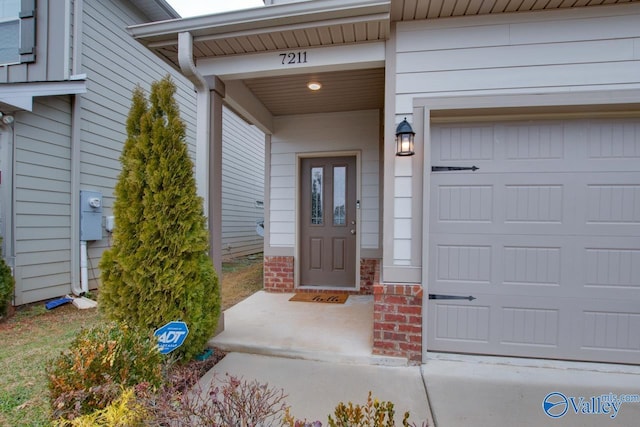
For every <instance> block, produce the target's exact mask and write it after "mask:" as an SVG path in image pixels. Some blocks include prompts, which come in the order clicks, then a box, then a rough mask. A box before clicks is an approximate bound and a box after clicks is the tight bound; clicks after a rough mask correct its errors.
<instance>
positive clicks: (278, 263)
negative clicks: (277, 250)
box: [263, 256, 294, 292]
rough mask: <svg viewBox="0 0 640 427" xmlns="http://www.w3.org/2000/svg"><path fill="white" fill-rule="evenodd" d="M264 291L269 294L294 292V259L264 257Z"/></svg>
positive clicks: (288, 257)
mask: <svg viewBox="0 0 640 427" xmlns="http://www.w3.org/2000/svg"><path fill="white" fill-rule="evenodd" d="M263 268H264V290H265V291H268V292H294V287H293V257H292V256H265V257H264V267H263Z"/></svg>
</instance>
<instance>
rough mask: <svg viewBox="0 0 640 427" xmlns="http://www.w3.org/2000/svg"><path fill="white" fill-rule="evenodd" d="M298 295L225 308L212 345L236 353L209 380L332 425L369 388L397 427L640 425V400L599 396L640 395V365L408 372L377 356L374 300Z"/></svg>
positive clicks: (433, 365) (457, 365) (434, 362)
mask: <svg viewBox="0 0 640 427" xmlns="http://www.w3.org/2000/svg"><path fill="white" fill-rule="evenodd" d="M291 296H292V294H269V293H265V292H258V293H256V294H254V295H253V296H251V297H250V298H248V299H247V300H245V301H243V302H241V303H240V304H238V305H236V306H234V307H232V308H231V309H229V310H227V311H226V312H225V330H224V332H223V333H221V334H220V335H218V336H216V337H214V338H213V339H212V340H210V341H209V344H210V345H211V346H215V347H217V348H220V349H222V350H225V351H228V352H230V354H228V355H227V357H225V358H224V359H223V360H222V361H221V362H219V363H218V364H217V365H216V366H215V368H214V369H213V370H212V371H211V372H210V373H209V374H207V376H206V377H204V378H203V379H202V382H203V383H208V382H210V381H211V378H212V377H213V375H214V373H217V374H218V376H220V375H222V376H224V373H227V372H228V373H230V374H232V375H235V376H238V377H242V378H244V379H247V380H253V379H255V380H257V381H259V382H262V383H268V384H269V385H270V386H272V387H276V388H278V389H280V388H281V389H283V390H284V391H285V393H286V394H288V395H289V397H288V399H287V402H288V403H289V404H290V405H291V407H292V413H293V414H294V415H295V416H298V417H300V418H307V419H308V420H314V421H315V420H319V421H321V422H322V423H323V425H324V426H326V425H327V423H326V421H327V415H329V414H331V413H333V410H334V408H335V406H336V405H337V404H338V403H339V402H345V403H346V402H349V401H351V402H354V403H360V404H364V403H365V402H366V399H367V395H368V392H369V391H372V392H373V394H374V396H375V397H377V398H378V399H379V400H388V401H392V402H393V403H394V404H395V405H396V412H397V417H396V419H397V425H398V426H400V425H401V424H400V420H401V417H402V414H403V413H404V412H405V411H409V412H410V413H411V420H412V421H415V422H417V425H418V426H419V425H420V422H422V421H423V420H428V421H429V423H430V424H429V425H430V426H433V425H435V426H437V427H501V426H509V427H510V426H524V427H528V426H531V427H533V426H536V427H538V426H562V427H564V426H567V427H568V426H587V427H590V426H594V427H595V426H598V427H601V426H616V427H617V426H620V427H623V426H624V427H630V426H638V425H640V421H639V420H640V402H627V403H622V404H620V405H617V408H614V405H610V404H609V405H607V404H604V400H603V399H602V398H601V397H600V396H602V395H607V396H610V395H611V394H613V395H617V396H620V395H623V394H624V395H636V396H637V395H640V366H629V365H611V364H596V363H577V362H562V361H548V360H542V361H540V360H533V359H517V358H500V357H483V356H457V355H453V354H437V353H430V354H429V356H428V360H427V363H425V364H423V365H422V366H407V360H406V359H401V358H385V357H378V356H375V355H372V354H371V348H372V331H371V330H372V322H373V300H372V298H371V297H369V296H350V297H349V299H348V300H347V303H345V304H318V303H302V302H290V301H289V298H290V297H291ZM639 362H640V361H639ZM551 393H555V394H551ZM550 394H551V395H550ZM548 395H550V396H549V397H548V398H547V396H548ZM545 398H547V406H546V408H547V411H548V412H549V413H550V414H551V415H553V416H556V418H552V417H550V416H549V415H547V414H546V413H545V410H544V406H543V401H544V400H545ZM565 409H566V413H564V414H562V412H563V411H564V410H565ZM576 409H577V412H578V413H577V414H576ZM594 411H595V412H599V413H595V414H587V413H586V412H594ZM605 411H608V413H605ZM615 411H617V412H615ZM614 412H615V416H613V417H612V415H614ZM561 414H562V415H561Z"/></svg>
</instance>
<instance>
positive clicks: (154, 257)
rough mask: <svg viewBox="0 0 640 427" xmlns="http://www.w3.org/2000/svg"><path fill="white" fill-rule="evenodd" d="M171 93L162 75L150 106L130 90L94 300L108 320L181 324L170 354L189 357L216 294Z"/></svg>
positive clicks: (215, 305)
mask: <svg viewBox="0 0 640 427" xmlns="http://www.w3.org/2000/svg"><path fill="white" fill-rule="evenodd" d="M175 91H176V87H175V85H174V83H173V82H172V81H171V79H170V78H169V77H165V78H164V79H162V80H160V81H158V82H154V83H153V84H152V86H151V95H150V105H149V103H148V102H147V100H146V98H145V95H144V92H143V90H142V89H141V88H140V87H138V88H136V89H135V90H134V92H133V98H132V106H131V110H130V112H129V117H128V119H127V140H126V142H125V145H124V148H123V152H122V155H121V158H120V160H121V162H122V172H121V174H120V176H119V178H118V182H117V184H116V187H115V197H116V200H115V203H114V215H115V229H114V232H113V245H112V247H111V248H110V249H109V250H107V251H106V252H105V253H104V255H103V256H102V260H101V262H100V268H101V271H102V287H101V289H100V300H101V307H102V309H103V310H104V312H105V313H106V314H107V316H108V317H109V318H111V319H112V320H116V321H125V322H128V323H129V324H132V325H135V326H138V327H141V328H148V329H156V328H158V327H160V326H162V325H164V324H165V323H167V322H169V321H173V320H182V321H184V322H186V323H187V325H188V327H189V335H188V336H187V339H186V341H185V342H184V344H183V345H182V346H181V347H180V348H178V350H176V351H175V352H176V353H178V354H180V355H182V356H183V357H184V358H186V359H189V358H191V357H192V356H194V355H196V354H198V353H200V352H201V351H202V350H203V349H204V347H205V345H206V341H207V339H209V338H210V337H211V336H212V335H213V333H214V331H215V328H216V323H217V320H218V316H219V314H220V290H219V286H218V277H217V274H216V272H215V270H214V268H213V264H212V262H211V260H210V259H209V257H208V255H207V251H208V249H209V248H208V234H207V230H206V228H205V217H204V214H203V208H202V205H203V202H202V198H201V197H198V196H197V193H196V183H195V178H194V176H193V162H192V161H191V159H190V158H189V156H188V152H187V146H186V144H185V125H184V123H183V122H182V120H181V119H180V117H179V111H178V106H177V103H176V101H175V100H174V94H175Z"/></svg>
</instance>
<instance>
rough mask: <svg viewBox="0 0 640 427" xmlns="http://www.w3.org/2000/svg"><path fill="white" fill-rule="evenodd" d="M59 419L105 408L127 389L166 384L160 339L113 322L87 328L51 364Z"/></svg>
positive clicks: (55, 413)
mask: <svg viewBox="0 0 640 427" xmlns="http://www.w3.org/2000/svg"><path fill="white" fill-rule="evenodd" d="M47 379H48V388H49V393H50V396H49V397H50V401H51V406H52V410H53V418H54V419H56V418H65V419H72V418H74V417H76V416H79V415H83V414H89V413H91V412H93V411H95V410H98V409H102V408H105V407H107V406H108V405H109V404H111V403H112V402H113V401H114V400H115V399H117V398H118V396H119V395H120V392H121V391H122V387H123V386H124V387H131V386H134V385H136V384H139V383H149V384H151V385H153V386H154V387H157V386H159V385H160V384H161V382H162V356H161V355H160V353H159V352H158V348H157V341H156V340H155V339H154V338H153V337H152V336H151V334H144V333H141V332H139V331H138V330H135V329H133V328H130V327H128V326H127V325H125V324H119V323H116V322H111V323H108V324H105V325H100V326H96V327H94V328H92V329H84V330H82V331H81V332H80V333H79V334H78V336H77V337H76V338H75V339H74V340H73V341H72V343H71V345H70V347H69V350H68V351H67V352H63V353H62V354H61V355H60V356H59V357H58V358H56V359H54V360H53V361H51V362H50V363H49V365H48V366H47Z"/></svg>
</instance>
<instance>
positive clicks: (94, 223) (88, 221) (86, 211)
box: [80, 190, 102, 241]
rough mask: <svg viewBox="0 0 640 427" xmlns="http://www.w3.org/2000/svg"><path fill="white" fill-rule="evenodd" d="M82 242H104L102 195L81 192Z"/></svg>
mask: <svg viewBox="0 0 640 427" xmlns="http://www.w3.org/2000/svg"><path fill="white" fill-rule="evenodd" d="M80 240H84V241H88V240H102V193H100V192H98V191H86V190H82V191H80Z"/></svg>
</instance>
